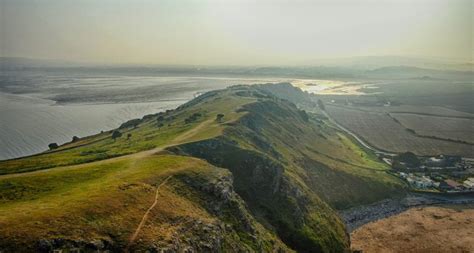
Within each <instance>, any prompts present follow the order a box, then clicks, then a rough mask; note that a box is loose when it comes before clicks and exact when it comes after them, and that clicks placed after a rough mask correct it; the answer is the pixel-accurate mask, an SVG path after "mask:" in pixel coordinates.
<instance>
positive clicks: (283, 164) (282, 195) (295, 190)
mask: <svg viewBox="0 0 474 253" xmlns="http://www.w3.org/2000/svg"><path fill="white" fill-rule="evenodd" d="M242 95H245V94H242ZM243 110H245V111H247V112H249V113H248V114H247V115H246V116H244V117H242V118H241V119H240V120H239V121H238V122H236V123H234V124H232V125H229V126H228V127H227V128H226V130H225V134H224V135H223V136H220V137H217V138H214V139H208V140H204V141H199V142H194V143H188V144H183V145H180V146H178V147H173V148H170V149H169V150H170V151H172V152H175V153H177V154H181V155H190V156H194V157H198V158H202V159H205V160H206V161H208V162H209V163H211V164H213V165H215V166H218V167H223V168H227V169H229V170H230V171H231V172H232V175H233V176H234V178H235V181H234V187H235V190H236V192H237V193H238V194H239V196H241V197H242V199H243V200H244V201H245V203H246V204H247V205H248V206H249V209H250V210H251V214H252V215H253V217H258V221H259V222H260V223H261V224H264V226H265V227H266V229H268V230H269V231H273V233H276V234H277V235H278V237H279V238H280V239H281V240H282V241H283V242H284V243H285V244H286V245H288V246H289V247H291V248H292V249H294V250H297V251H300V252H342V251H344V250H345V249H347V248H348V245H349V243H348V235H347V234H346V232H345V230H344V226H343V224H342V222H341V220H340V219H339V218H338V216H337V214H336V213H335V212H334V211H333V210H332V209H331V208H330V207H329V206H328V205H327V204H325V203H324V202H323V201H321V199H320V198H319V197H318V195H317V194H316V193H315V192H313V191H312V190H311V189H310V188H309V187H308V186H307V185H306V184H305V183H304V181H305V180H303V179H300V178H298V176H297V175H298V174H300V173H301V174H302V173H305V172H304V169H303V168H295V167H294V165H290V164H291V163H292V161H290V160H288V157H284V156H283V155H282V154H280V153H279V152H278V151H277V149H276V147H275V146H273V145H272V144H271V143H272V141H278V142H282V143H286V142H288V146H290V145H291V144H290V143H291V142H295V141H297V135H296V134H295V133H298V131H303V130H301V129H298V128H296V127H295V128H292V129H285V130H284V131H285V132H283V133H282V134H285V136H284V137H281V139H278V138H279V136H276V137H274V139H270V138H272V137H269V135H268V132H269V131H278V128H281V126H282V125H283V124H282V123H279V121H280V120H283V121H285V120H286V121H290V122H297V123H300V122H304V121H305V119H304V118H303V117H302V116H301V113H300V112H299V110H298V109H297V108H296V107H295V106H294V104H291V103H288V102H286V101H280V100H278V99H275V100H272V99H270V100H263V101H259V102H257V103H254V104H252V105H249V106H246V107H245V108H243ZM286 131H288V133H287V132H286ZM242 143H245V144H246V145H249V146H252V147H254V148H245V147H243V146H242ZM290 152H297V151H294V150H293V151H290ZM316 214H317V215H316Z"/></svg>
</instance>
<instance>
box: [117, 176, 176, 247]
mask: <svg viewBox="0 0 474 253" xmlns="http://www.w3.org/2000/svg"><path fill="white" fill-rule="evenodd" d="M171 177H172V176H169V177H167V178H166V179H165V180H163V182H161V183H160V185H158V187H156V192H155V201H154V202H153V204H152V205H151V206H150V207H149V208H148V210H146V212H145V214H144V215H143V217H142V220H141V221H140V223H139V224H138V227H137V229H135V232H134V233H133V234H132V236H131V237H130V239H129V240H128V245H127V247H126V248H125V252H129V248H130V246H131V245H132V244H133V243H134V242H135V240H136V239H137V236H138V234H139V233H140V231H141V230H142V228H143V225H145V222H146V221H147V219H148V215H149V214H150V212H151V210H153V208H155V206H156V204H158V195H159V191H160V188H161V187H162V186H163V185H164V184H166V182H168V180H169V179H170V178H171Z"/></svg>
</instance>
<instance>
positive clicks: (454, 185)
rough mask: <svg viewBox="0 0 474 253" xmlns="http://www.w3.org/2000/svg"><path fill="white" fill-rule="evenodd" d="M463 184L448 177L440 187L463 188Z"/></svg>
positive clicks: (448, 188)
mask: <svg viewBox="0 0 474 253" xmlns="http://www.w3.org/2000/svg"><path fill="white" fill-rule="evenodd" d="M461 186H462V185H461V184H459V183H458V182H456V181H454V180H451V179H446V180H444V181H442V182H441V183H440V184H439V188H440V189H441V190H444V191H454V190H461Z"/></svg>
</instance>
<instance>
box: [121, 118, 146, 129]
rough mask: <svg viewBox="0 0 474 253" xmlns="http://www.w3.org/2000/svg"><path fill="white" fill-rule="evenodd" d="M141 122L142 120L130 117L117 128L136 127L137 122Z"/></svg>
mask: <svg viewBox="0 0 474 253" xmlns="http://www.w3.org/2000/svg"><path fill="white" fill-rule="evenodd" d="M141 122H142V120H141V119H132V120H129V121H127V122H125V123H123V124H122V125H120V127H119V129H124V128H129V127H133V128H137V126H138V124H140V123H141Z"/></svg>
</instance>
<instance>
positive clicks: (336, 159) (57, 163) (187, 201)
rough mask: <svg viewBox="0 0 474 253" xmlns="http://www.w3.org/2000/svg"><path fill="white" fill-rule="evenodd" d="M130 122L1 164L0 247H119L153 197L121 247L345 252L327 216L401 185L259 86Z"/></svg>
mask: <svg viewBox="0 0 474 253" xmlns="http://www.w3.org/2000/svg"><path fill="white" fill-rule="evenodd" d="M279 89H280V90H279V92H280V93H281V92H284V89H285V87H284V85H283V86H279ZM292 92H296V93H295V94H293V95H295V96H292V98H297V97H298V94H299V93H298V92H299V91H298V90H296V91H295V90H294V89H293V91H292ZM307 97H308V95H307V94H306V95H304V99H306V98H307ZM309 104H310V103H308V104H307V105H309ZM218 114H223V115H224V116H223V117H222V119H221V120H218V119H217V118H216V116H217V115H218ZM137 122H138V124H137V126H136V127H134V126H130V127H126V128H122V129H120V131H121V132H122V134H123V135H122V137H120V138H117V139H116V140H113V139H112V138H111V137H110V136H111V133H110V132H107V133H102V134H99V135H96V136H92V137H87V138H82V139H81V140H79V141H78V142H74V143H69V144H65V145H63V146H61V147H60V148H59V149H58V150H56V151H51V152H46V153H43V154H40V155H37V156H31V157H27V158H23V159H14V160H9V161H3V162H0V174H3V175H0V204H1V205H0V236H1V238H2V239H3V240H0V248H5V249H14V248H18V247H19V248H24V249H25V251H32V252H33V251H38V250H39V248H38V247H39V246H38V242H39V241H42V242H44V243H43V244H45V245H46V246H45V245H43V246H44V247H46V248H48V247H49V248H48V249H52V248H62V249H66V248H68V247H69V248H71V247H80V248H87V247H92V248H94V247H96V246H90V245H89V244H91V240H92V241H100V242H101V244H102V245H103V247H104V249H109V250H113V251H116V250H119V249H123V248H124V247H126V246H127V245H128V244H130V241H129V240H130V237H131V235H132V234H133V233H134V232H135V229H136V228H137V225H138V223H140V220H141V219H142V217H143V215H144V213H145V211H147V209H148V208H149V207H150V205H151V203H153V201H154V199H155V198H156V199H157V200H158V204H157V205H156V207H154V208H153V210H151V211H150V216H149V217H148V220H147V222H146V223H145V224H146V225H145V226H143V231H140V233H139V240H137V241H133V242H132V243H131V245H130V247H131V248H130V249H131V250H137V251H145V250H150V249H169V250H178V251H179V250H183V249H185V248H182V247H191V248H193V249H194V250H197V251H204V250H205V249H206V247H208V248H209V247H210V248H211V249H214V250H223V251H226V252H228V251H230V252H238V251H254V252H269V251H275V250H282V251H284V252H289V251H292V249H294V250H298V251H302V252H340V251H343V250H344V249H346V248H348V246H349V244H348V238H347V235H346V233H345V230H344V225H343V224H342V223H341V221H340V219H339V218H338V216H337V214H336V212H335V211H334V208H346V207H350V206H354V205H359V204H363V203H368V202H372V201H376V200H378V199H381V198H384V197H387V196H392V195H394V194H396V192H397V191H399V190H400V189H401V186H400V184H399V182H398V181H396V180H395V179H393V178H391V177H390V176H389V175H388V174H386V173H385V170H386V166H385V165H383V164H381V163H379V162H378V161H376V160H375V159H374V157H373V156H371V155H370V154H367V153H365V152H364V150H362V149H360V148H359V147H358V146H357V145H355V144H354V143H353V142H352V141H351V140H350V139H349V138H347V137H346V136H344V135H342V134H340V133H339V132H337V131H335V130H334V129H333V128H331V127H330V126H328V125H326V123H324V122H322V121H320V120H315V119H313V118H312V116H311V115H308V114H307V113H306V112H304V111H301V110H299V109H298V108H297V107H296V106H295V105H294V104H292V103H290V102H288V101H285V100H281V99H278V98H276V97H275V96H273V95H272V94H271V93H269V91H268V87H265V89H263V88H262V87H261V86H260V87H248V86H237V87H233V88H229V89H225V90H221V91H214V92H209V93H206V94H204V95H202V96H200V97H198V98H196V99H194V100H192V101H190V102H188V103H186V104H184V105H182V106H180V107H179V108H177V109H176V110H173V111H168V112H166V113H159V114H156V115H150V116H146V117H144V118H143V119H141V120H138V121H137ZM129 133H130V134H131V137H130V138H127V134H129ZM169 151H171V152H173V153H174V154H171V153H170V152H169ZM195 157H196V158H203V159H204V160H205V161H204V160H200V159H196V158H195ZM226 169H228V170H226ZM169 176H171V177H170V178H169ZM167 178H169V180H167V181H166V183H165V184H164V185H163V186H162V187H161V188H160V190H159V192H158V193H156V191H157V187H158V185H160V184H161V183H163V182H165V181H164V180H165V179H167ZM232 178H233V179H232ZM234 189H235V191H234ZM186 238H188V239H186ZM57 239H61V240H60V241H58V240H57ZM88 245H89V246H88ZM104 245H105V246H104ZM183 245H184V246H183ZM206 245H207V246H206ZM43 246H41V247H43ZM96 248H97V247H96ZM208 248H207V249H208ZM290 248H292V249H290Z"/></svg>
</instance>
